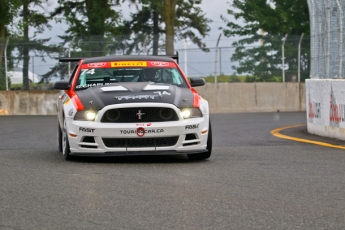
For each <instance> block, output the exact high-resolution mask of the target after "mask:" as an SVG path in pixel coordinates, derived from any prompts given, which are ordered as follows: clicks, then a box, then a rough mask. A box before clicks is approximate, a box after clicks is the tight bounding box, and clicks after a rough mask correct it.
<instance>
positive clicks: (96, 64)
mask: <svg viewBox="0 0 345 230" xmlns="http://www.w3.org/2000/svg"><path fill="white" fill-rule="evenodd" d="M106 64H107V63H105V62H98V63H89V64H87V66H88V67H94V68H97V67H104V66H105V65H106Z"/></svg>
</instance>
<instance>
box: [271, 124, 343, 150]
mask: <svg viewBox="0 0 345 230" xmlns="http://www.w3.org/2000/svg"><path fill="white" fill-rule="evenodd" d="M301 126H306V124H297V125H291V126H285V127H281V128H277V129H273V130H271V134H272V135H273V136H275V137H278V138H282V139H287V140H291V141H297V142H303V143H308V144H314V145H320V146H324V147H329V148H336V149H345V146H340V145H333V144H329V143H325V142H320V141H313V140H308V139H303V138H297V137H291V136H287V135H284V134H281V133H280V131H282V130H285V129H291V128H296V127H301Z"/></svg>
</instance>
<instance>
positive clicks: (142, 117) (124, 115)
mask: <svg viewBox="0 0 345 230" xmlns="http://www.w3.org/2000/svg"><path fill="white" fill-rule="evenodd" d="M177 120H179V118H178V116H177V114H176V112H175V110H173V109H171V108H160V107H144V108H119V109H110V110H108V111H107V112H105V113H104V115H103V117H102V119H101V122H105V123H115V122H116V123H120V122H129V123H130V122H164V121H177Z"/></svg>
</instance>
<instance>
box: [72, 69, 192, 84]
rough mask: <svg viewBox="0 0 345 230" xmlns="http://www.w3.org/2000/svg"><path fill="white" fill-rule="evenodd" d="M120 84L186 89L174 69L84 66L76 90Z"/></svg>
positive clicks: (177, 71)
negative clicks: (167, 85) (145, 84)
mask: <svg viewBox="0 0 345 230" xmlns="http://www.w3.org/2000/svg"><path fill="white" fill-rule="evenodd" d="M120 82H155V83H161V84H173V85H177V86H180V87H187V84H186V82H185V80H184V78H183V77H182V75H181V73H180V71H179V70H178V69H177V68H176V67H174V68H170V67H140V68H136V67H124V68H119V67H116V68H113V67H104V68H99V67H98V66H97V67H96V68H92V66H90V65H89V64H88V65H87V66H86V64H84V65H83V66H82V69H81V71H80V74H79V76H78V80H77V85H76V89H86V88H89V87H94V86H102V85H109V84H113V83H120Z"/></svg>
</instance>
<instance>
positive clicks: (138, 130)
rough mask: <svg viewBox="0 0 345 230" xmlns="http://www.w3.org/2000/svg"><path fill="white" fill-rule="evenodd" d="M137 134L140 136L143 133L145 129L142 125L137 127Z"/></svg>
mask: <svg viewBox="0 0 345 230" xmlns="http://www.w3.org/2000/svg"><path fill="white" fill-rule="evenodd" d="M137 135H138V137H142V136H144V135H145V129H144V128H143V127H139V128H137Z"/></svg>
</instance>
